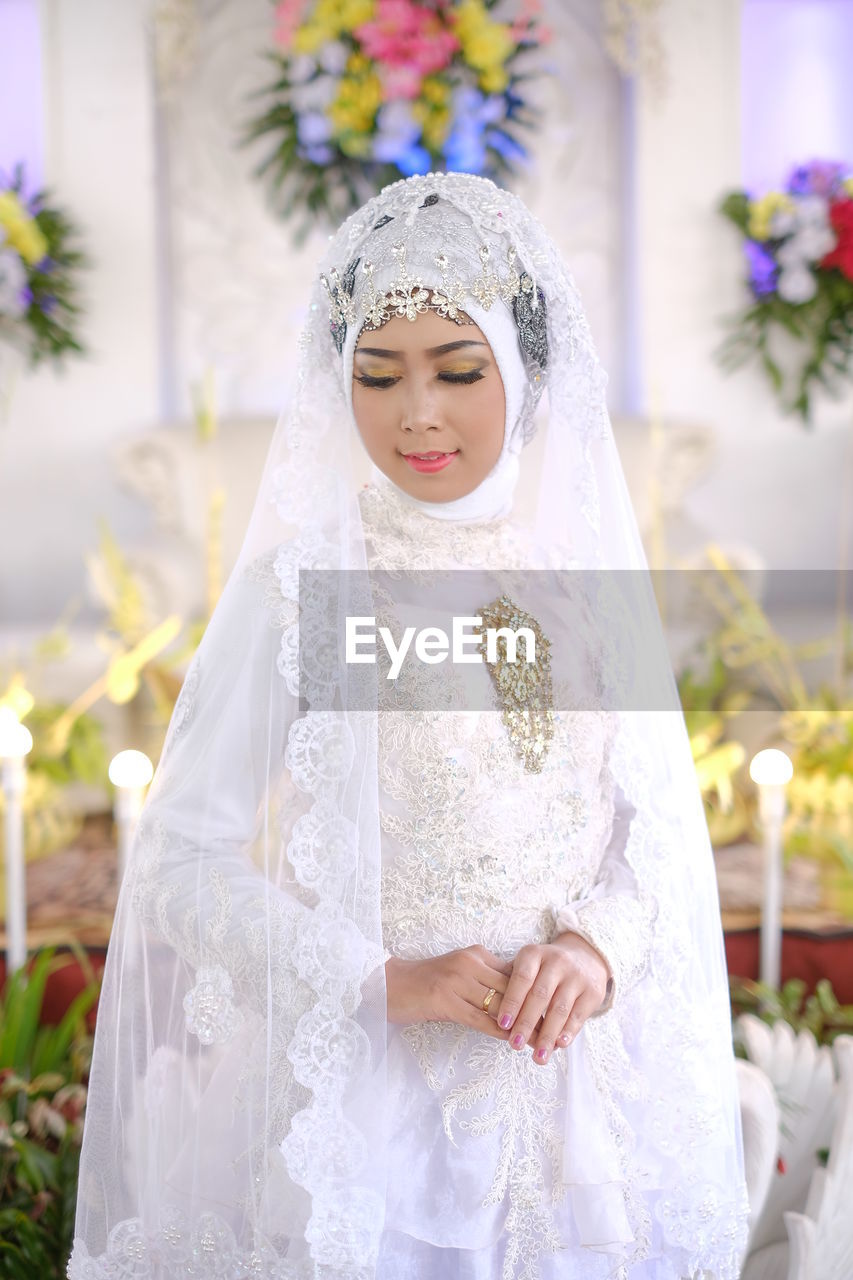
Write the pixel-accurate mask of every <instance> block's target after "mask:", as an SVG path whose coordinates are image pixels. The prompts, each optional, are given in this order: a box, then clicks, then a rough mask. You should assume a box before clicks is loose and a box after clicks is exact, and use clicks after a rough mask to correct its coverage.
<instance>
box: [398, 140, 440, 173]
mask: <svg viewBox="0 0 853 1280" xmlns="http://www.w3.org/2000/svg"><path fill="white" fill-rule="evenodd" d="M395 163H396V165H397V168H398V169H399V170H400V172H401V173H404V174H405V175H406V177H407V178H410V177H411V176H412V174H415V173H429V171H430V169H431V168H432V158H431V156H430V154H429V152H428V151H427V150H426V148H425V147H418V146H410V147H406V149H405V151H403V152H402V154H401V155H399V156H398V157H397V159H396V162H395Z"/></svg>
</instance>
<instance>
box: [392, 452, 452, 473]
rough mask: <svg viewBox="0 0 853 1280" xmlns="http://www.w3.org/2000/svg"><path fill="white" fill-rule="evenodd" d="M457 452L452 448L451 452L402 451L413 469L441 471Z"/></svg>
mask: <svg viewBox="0 0 853 1280" xmlns="http://www.w3.org/2000/svg"><path fill="white" fill-rule="evenodd" d="M458 452H459V450H458V449H454V451H453V453H435V452H433V453H404V454H403V457H404V458H405V459H406V461H407V462H408V464H409V466H410V467H412V469H413V470H414V471H443V470H444V468H445V467H446V466H447V465H448V464H449V463H451V462H452V461H453V459H454V458H455V457H456V455H457V453H458Z"/></svg>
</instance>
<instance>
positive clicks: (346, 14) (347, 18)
mask: <svg viewBox="0 0 853 1280" xmlns="http://www.w3.org/2000/svg"><path fill="white" fill-rule="evenodd" d="M340 9H341V15H340V24H341V26H340V29H341V31H354V30H355V28H356V27H360V26H361V25H362V23H365V22H370V20H371V19H372V18H373V15H374V12H375V10H376V5H375V3H374V0H341V5H340Z"/></svg>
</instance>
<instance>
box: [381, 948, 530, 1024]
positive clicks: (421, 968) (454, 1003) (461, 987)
mask: <svg viewBox="0 0 853 1280" xmlns="http://www.w3.org/2000/svg"><path fill="white" fill-rule="evenodd" d="M511 973H512V965H511V964H510V963H509V962H507V961H504V960H500V959H498V957H497V956H495V955H493V954H492V952H491V951H489V950H488V949H487V948H486V947H483V946H480V944H479V943H475V944H474V945H473V946H470V947H461V948H460V949H459V950H457V951H448V952H446V954H444V955H441V956H425V957H424V958H423V959H418V960H403V959H401V958H400V957H399V956H391V958H390V960H387V961H386V963H385V984H386V990H387V994H388V1021H389V1022H397V1023H403V1024H405V1025H408V1024H411V1023H413V1022H432V1021H435V1022H461V1023H463V1024H464V1025H465V1026H466V1027H473V1028H474V1029H475V1030H476V1031H482V1032H483V1034H484V1035H487V1036H494V1037H495V1039H497V1040H508V1039H509V1032H508V1031H502V1030H501V1028H500V1027H499V1026H498V1024H497V1021H496V1014H497V1009H498V1005H499V1004H500V999H499V997H500V996H502V995H503V993H504V992H505V991H506V988H507V983H508V981H509V976H510V974H511ZM490 987H494V989H495V991H496V993H497V994H496V995H494V996H492V999H491V1002H490V1006H489V1009H488V1010H487V1009H484V1008H483V1000H484V998H485V996H486V994H487V992H488V990H489V988H490Z"/></svg>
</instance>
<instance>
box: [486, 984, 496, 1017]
mask: <svg viewBox="0 0 853 1280" xmlns="http://www.w3.org/2000/svg"><path fill="white" fill-rule="evenodd" d="M494 995H497V992H496V991H495V989H494V987H489V989H488V991H487V992H486V994H485V996H484V997H483V1008H484V1009H485V1010H486V1012H488V1009H489V1005H490V1004H491V1003H492V996H494Z"/></svg>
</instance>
